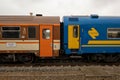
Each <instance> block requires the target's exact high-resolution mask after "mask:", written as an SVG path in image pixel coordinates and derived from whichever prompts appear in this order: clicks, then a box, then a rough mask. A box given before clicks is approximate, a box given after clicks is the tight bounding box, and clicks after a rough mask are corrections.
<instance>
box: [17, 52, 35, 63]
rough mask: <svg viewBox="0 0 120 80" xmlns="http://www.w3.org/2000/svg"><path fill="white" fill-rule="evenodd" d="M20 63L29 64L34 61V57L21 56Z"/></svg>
mask: <svg viewBox="0 0 120 80" xmlns="http://www.w3.org/2000/svg"><path fill="white" fill-rule="evenodd" d="M17 58H18V61H20V62H22V63H25V64H29V63H32V62H33V61H34V55H33V54H20V55H19V56H18V57H17Z"/></svg>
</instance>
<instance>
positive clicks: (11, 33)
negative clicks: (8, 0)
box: [1, 26, 20, 38]
mask: <svg viewBox="0 0 120 80" xmlns="http://www.w3.org/2000/svg"><path fill="white" fill-rule="evenodd" d="M1 31H2V38H20V27H17V26H15V27H11V26H10V27H8V26H5V27H2V30H1Z"/></svg>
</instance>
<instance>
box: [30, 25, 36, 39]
mask: <svg viewBox="0 0 120 80" xmlns="http://www.w3.org/2000/svg"><path fill="white" fill-rule="evenodd" d="M28 37H29V38H36V27H28Z"/></svg>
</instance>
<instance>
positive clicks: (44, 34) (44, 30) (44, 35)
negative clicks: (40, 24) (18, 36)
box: [42, 29, 50, 39]
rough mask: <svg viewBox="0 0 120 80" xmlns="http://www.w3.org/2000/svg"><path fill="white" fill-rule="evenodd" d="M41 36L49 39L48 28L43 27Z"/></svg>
mask: <svg viewBox="0 0 120 80" xmlns="http://www.w3.org/2000/svg"><path fill="white" fill-rule="evenodd" d="M42 34H43V35H42V37H43V39H50V30H49V29H43V31H42Z"/></svg>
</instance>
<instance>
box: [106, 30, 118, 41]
mask: <svg viewBox="0 0 120 80" xmlns="http://www.w3.org/2000/svg"><path fill="white" fill-rule="evenodd" d="M109 29H119V30H120V28H107V39H116V40H117V39H120V38H117V37H116V38H109V36H108V33H109Z"/></svg>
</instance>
